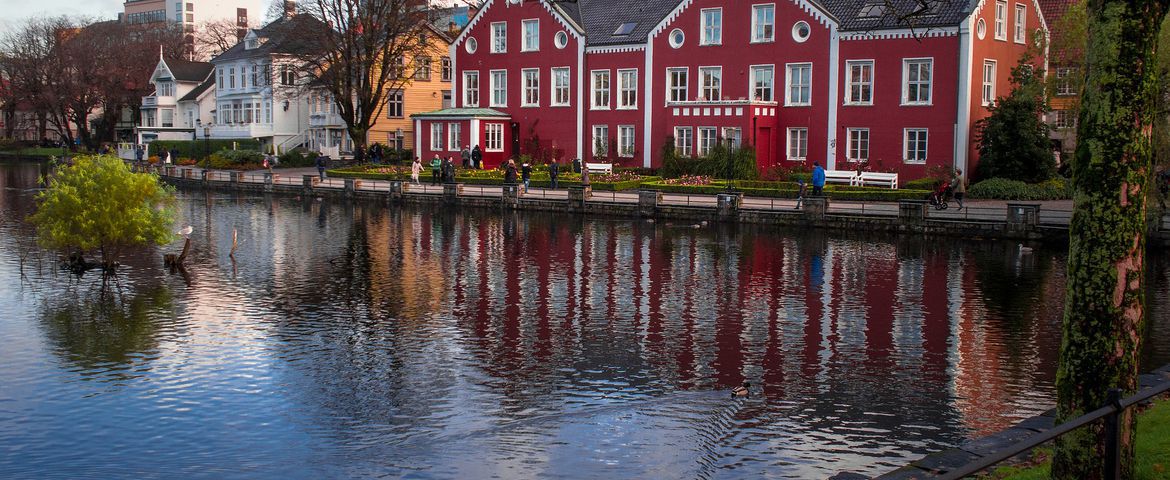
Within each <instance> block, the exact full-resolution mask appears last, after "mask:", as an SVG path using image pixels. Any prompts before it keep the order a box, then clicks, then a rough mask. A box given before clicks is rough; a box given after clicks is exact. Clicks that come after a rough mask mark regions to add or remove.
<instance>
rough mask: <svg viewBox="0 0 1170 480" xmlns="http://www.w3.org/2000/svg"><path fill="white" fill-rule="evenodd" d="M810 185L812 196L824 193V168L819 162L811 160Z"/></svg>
mask: <svg viewBox="0 0 1170 480" xmlns="http://www.w3.org/2000/svg"><path fill="white" fill-rule="evenodd" d="M812 187H813V191H812V194H813V196H814V197H819V196H822V195H824V194H825V169H824V168H821V162H813V171H812Z"/></svg>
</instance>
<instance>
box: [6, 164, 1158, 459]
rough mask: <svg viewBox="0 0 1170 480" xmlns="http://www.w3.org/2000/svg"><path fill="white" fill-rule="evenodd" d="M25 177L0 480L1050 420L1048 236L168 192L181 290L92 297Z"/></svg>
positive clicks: (654, 451) (731, 455)
mask: <svg viewBox="0 0 1170 480" xmlns="http://www.w3.org/2000/svg"><path fill="white" fill-rule="evenodd" d="M37 175H38V170H37V167H36V166H32V165H11V164H10V165H0V188H2V190H0V339H3V344H2V346H0V385H2V386H3V387H2V388H0V476H3V477H5V478H79V477H91V478H143V477H150V478H323V477H325V478H343V477H393V478H399V477H405V478H488V477H501V478H756V477H758V476H759V475H760V474H765V475H767V476H770V477H785V478H824V477H827V476H829V475H832V474H833V473H836V472H839V471H844V470H850V471H855V472H861V473H871V474H874V473H880V472H882V471H885V470H889V469H891V468H894V467H896V466H898V465H899V464H901V463H903V462H905V461H907V460H909V459H914V458H917V457H919V456H921V455H923V454H926V453H929V452H932V451H936V450H939V449H944V448H947V447H950V446H954V445H956V444H958V443H960V442H962V441H964V440H965V439H967V438H971V437H973V436H979V435H984V434H988V433H990V432H993V431H995V430H997V429H1001V428H1004V427H1006V426H1008V425H1010V424H1012V423H1013V422H1015V421H1018V420H1019V419H1021V418H1024V417H1027V416H1030V415H1033V414H1036V413H1039V412H1041V411H1043V410H1046V409H1047V408H1049V407H1050V406H1051V405H1052V403H1053V393H1052V392H1053V385H1052V382H1053V378H1054V371H1055V359H1056V351H1057V348H1058V346H1059V317H1060V311H1061V301H1062V300H1061V298H1062V296H1063V289H1064V273H1065V271H1064V261H1065V255H1066V254H1065V252H1064V251H1062V250H1060V249H1045V248H1036V249H1035V250H1034V251H1033V252H1031V253H1022V252H1021V251H1020V250H1019V249H1018V245H1017V244H1014V243H1002V242H987V241H961V240H954V239H940V238H929V239H917V238H914V239H907V238H897V237H885V236H872V235H863V234H860V233H858V234H854V235H838V234H826V233H823V232H809V231H791V230H780V229H776V228H753V227H739V228H733V227H714V226H699V227H698V228H695V226H692V225H690V224H679V223H675V224H671V223H666V222H658V223H652V222H646V221H630V220H605V219H598V218H581V217H575V216H571V215H546V214H535V213H519V214H511V213H508V214H501V213H499V212H496V211H467V212H461V213H453V212H450V211H443V210H442V209H440V208H439V207H430V206H428V207H415V208H385V207H382V206H377V205H372V204H358V205H351V204H346V203H343V202H331V201H320V200H317V199H312V198H292V197H263V196H233V195H229V194H222V193H212V194H203V193H187V194H182V195H181V200H180V210H181V217H182V224H184V225H185V224H191V225H193V226H194V230H195V233H194V234H193V235H192V241H193V243H194V252H193V258H192V259H190V261H189V264H190V267H189V269H188V273H187V275H171V274H167V273H166V272H165V271H163V270H162V268H161V263H162V262H161V254H162V253H163V252H164V251H165V252H175V251H177V250H178V249H179V245H172V246H168V247H166V248H162V249H158V250H151V251H146V252H142V253H141V254H139V255H137V256H135V257H132V258H127V259H126V265H125V267H124V271H123V274H122V275H121V276H120V279H119V281H118V282H117V284H116V285H112V286H111V287H110V288H108V289H107V290H106V291H105V293H103V291H102V289H101V288H100V281H99V279H98V278H96V276H95V275H86V276H85V277H83V278H80V279H78V278H75V277H73V276H71V275H68V274H65V273H61V272H59V271H57V270H55V268H54V267H53V257H52V256H51V255H49V254H45V253H43V252H40V251H39V250H37V249H36V248H35V246H34V242H33V238H32V230H31V229H30V227H29V226H28V225H26V224H25V223H23V221H22V219H23V218H24V217H25V216H26V215H27V214H28V213H30V212H31V208H32V205H33V202H32V192H31V191H29V189H30V188H32V187H34V186H35V180H36V177H37ZM233 229H235V230H236V231H237V232H238V234H239V239H240V250H239V252H238V253H237V255H236V257H237V262H236V263H235V264H233V262H232V261H231V259H230V258H229V257H228V251H229V250H230V246H231V235H232V230H233ZM1151 262H1152V266H1151V271H1150V275H1151V282H1150V284H1151V287H1150V288H1151V290H1150V293H1151V295H1150V299H1151V303H1152V306H1151V309H1152V312H1151V314H1150V319H1151V324H1152V332H1151V341H1150V342H1149V344H1148V347H1147V351H1146V353H1145V357H1146V360H1145V362H1146V364H1147V367H1148V366H1157V365H1161V364H1164V363H1166V362H1170V347H1168V346H1167V344H1168V342H1167V339H1170V321H1168V320H1167V318H1166V317H1167V315H1166V313H1165V312H1167V311H1168V310H1170V306H1168V304H1167V301H1166V299H1165V292H1166V291H1167V288H1168V283H1170V279H1168V271H1170V269H1168V268H1167V262H1166V260H1165V259H1164V258H1159V257H1155V258H1152V259H1151ZM22 266H23V267H22ZM745 380H747V381H750V382H752V384H753V385H754V386H755V387H754V390H755V393H754V395H753V396H751V397H749V398H747V399H740V400H731V399H730V398H729V395H728V393H727V392H728V390H729V389H730V388H731V387H732V386H735V385H738V384H740V383H741V382H743V381H745Z"/></svg>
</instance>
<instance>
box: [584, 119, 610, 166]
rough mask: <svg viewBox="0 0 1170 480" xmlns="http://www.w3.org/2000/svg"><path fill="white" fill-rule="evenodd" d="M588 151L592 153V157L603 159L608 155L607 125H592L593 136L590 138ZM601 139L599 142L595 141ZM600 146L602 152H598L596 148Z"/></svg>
mask: <svg viewBox="0 0 1170 480" xmlns="http://www.w3.org/2000/svg"><path fill="white" fill-rule="evenodd" d="M590 138H591V140H592V141H591V142H590V147H589V151H591V152H593V157H594V158H597V157H605V156H608V155H609V125H594V126H593V136H592V137H590ZM598 139H601V140H602V141H601V142H598V141H597V140H598ZM598 145H601V148H602V149H603V150H601V151H598V149H597V146H598Z"/></svg>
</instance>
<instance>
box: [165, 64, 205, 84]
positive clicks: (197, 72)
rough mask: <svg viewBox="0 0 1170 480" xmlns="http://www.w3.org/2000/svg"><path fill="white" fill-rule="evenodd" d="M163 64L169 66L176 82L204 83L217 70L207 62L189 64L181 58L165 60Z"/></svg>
mask: <svg viewBox="0 0 1170 480" xmlns="http://www.w3.org/2000/svg"><path fill="white" fill-rule="evenodd" d="M163 62H165V63H166V64H167V68H168V69H170V70H171V75H174V77H175V80H178V81H180V82H202V81H204V80H206V79H207V76H208V75H211V71H212V70H213V69H214V68H215V67H213V66H212V65H211V64H210V63H207V62H189V61H187V60H183V59H179V58H164V59H163Z"/></svg>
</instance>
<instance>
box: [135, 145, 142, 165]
mask: <svg viewBox="0 0 1170 480" xmlns="http://www.w3.org/2000/svg"><path fill="white" fill-rule="evenodd" d="M134 163H137V164H138V165H139V166H141V165H142V145H135V146H134Z"/></svg>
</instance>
